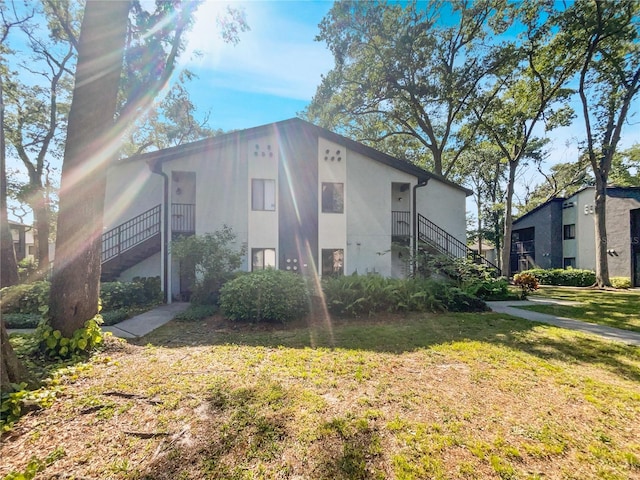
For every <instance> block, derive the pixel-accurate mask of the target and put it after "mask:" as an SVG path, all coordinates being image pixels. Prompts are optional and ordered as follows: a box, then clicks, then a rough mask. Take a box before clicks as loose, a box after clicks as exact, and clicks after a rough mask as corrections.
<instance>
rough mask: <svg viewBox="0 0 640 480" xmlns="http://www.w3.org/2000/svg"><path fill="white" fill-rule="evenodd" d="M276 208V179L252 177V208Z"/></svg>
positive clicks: (272, 209)
mask: <svg viewBox="0 0 640 480" xmlns="http://www.w3.org/2000/svg"><path fill="white" fill-rule="evenodd" d="M275 209H276V181H275V180H269V179H264V178H253V179H251V210H267V211H274V210H275Z"/></svg>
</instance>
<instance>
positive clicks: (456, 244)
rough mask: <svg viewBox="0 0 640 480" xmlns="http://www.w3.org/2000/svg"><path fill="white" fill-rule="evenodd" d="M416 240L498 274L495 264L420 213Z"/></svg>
mask: <svg viewBox="0 0 640 480" xmlns="http://www.w3.org/2000/svg"><path fill="white" fill-rule="evenodd" d="M418 240H419V241H421V242H424V243H426V244H429V245H431V246H433V247H435V248H436V249H437V250H438V251H439V252H441V253H444V254H445V255H448V256H450V257H452V258H467V259H469V260H470V261H472V262H473V263H476V264H481V265H484V266H486V267H488V268H489V269H491V270H493V271H494V273H495V275H496V276H499V275H500V269H499V268H498V267H497V266H496V265H494V264H493V263H492V262H490V261H489V260H487V259H486V258H485V257H483V256H482V255H480V254H478V253H476V252H475V251H473V250H471V249H470V248H469V247H468V246H467V245H466V244H464V243H463V242H461V241H460V240H458V239H457V238H456V237H454V236H453V235H451V234H450V233H448V232H446V231H445V230H443V229H442V228H440V227H439V226H438V225H436V224H435V223H433V222H432V221H431V220H429V219H428V218H426V217H424V216H423V215H421V214H418Z"/></svg>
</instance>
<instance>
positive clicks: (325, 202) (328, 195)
mask: <svg viewBox="0 0 640 480" xmlns="http://www.w3.org/2000/svg"><path fill="white" fill-rule="evenodd" d="M322 213H344V183H329V182H322Z"/></svg>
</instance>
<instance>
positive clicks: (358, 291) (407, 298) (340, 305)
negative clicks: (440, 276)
mask: <svg viewBox="0 0 640 480" xmlns="http://www.w3.org/2000/svg"><path fill="white" fill-rule="evenodd" d="M322 289H323V292H324V297H325V301H326V305H327V309H328V310H329V312H331V313H332V314H334V315H338V316H347V317H360V316H368V315H374V314H376V313H380V312H443V311H452V312H461V311H484V310H486V304H485V303H484V302H483V301H482V300H481V299H478V298H476V297H473V296H472V295H469V294H468V293H466V292H465V291H463V290H461V289H459V288H457V287H455V286H453V285H450V284H448V283H446V282H442V281H435V280H431V279H424V278H409V279H393V278H383V277H380V276H377V275H368V276H358V275H352V276H349V277H337V278H326V279H323V281H322Z"/></svg>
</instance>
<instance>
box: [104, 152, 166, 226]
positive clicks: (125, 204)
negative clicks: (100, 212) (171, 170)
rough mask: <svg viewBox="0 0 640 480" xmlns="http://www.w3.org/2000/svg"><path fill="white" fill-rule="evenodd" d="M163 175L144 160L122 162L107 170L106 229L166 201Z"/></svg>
mask: <svg viewBox="0 0 640 480" xmlns="http://www.w3.org/2000/svg"><path fill="white" fill-rule="evenodd" d="M163 182H164V180H163V178H162V177H161V176H160V175H157V174H154V173H152V172H151V170H149V166H148V165H147V164H146V163H145V162H142V161H138V162H136V161H132V162H121V163H118V164H117V165H114V166H113V167H111V168H109V170H108V171H107V186H106V191H105V202H104V218H103V225H104V231H107V230H110V229H112V228H114V227H116V226H117V225H120V224H121V223H124V222H126V221H127V220H130V219H132V218H133V217H135V216H137V215H140V214H141V213H144V212H146V211H147V210H149V209H151V208H153V207H155V206H156V205H160V204H162V196H163V188H164V187H163Z"/></svg>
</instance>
